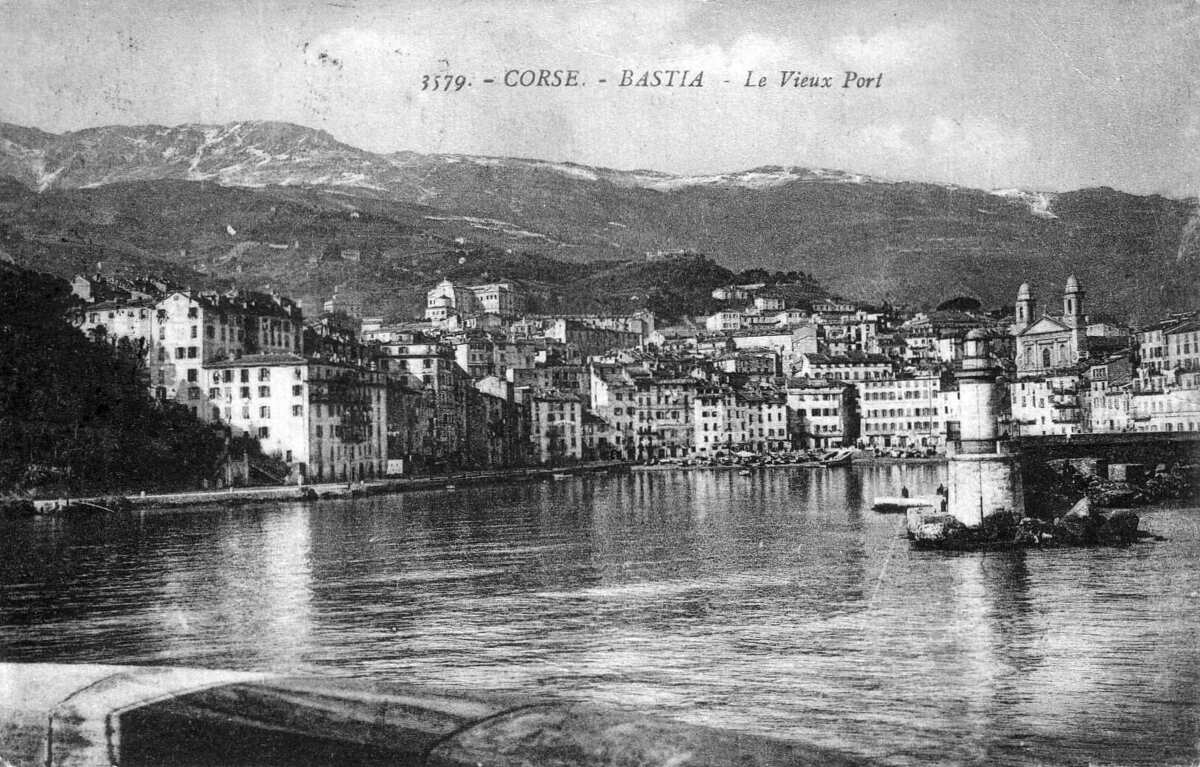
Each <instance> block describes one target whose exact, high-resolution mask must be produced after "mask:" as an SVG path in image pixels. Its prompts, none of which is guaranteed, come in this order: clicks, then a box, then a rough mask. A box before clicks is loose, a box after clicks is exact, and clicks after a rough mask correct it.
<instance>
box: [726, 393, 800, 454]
mask: <svg viewBox="0 0 1200 767" xmlns="http://www.w3.org/2000/svg"><path fill="white" fill-rule="evenodd" d="M737 399H738V400H740V404H741V405H742V408H743V412H744V413H745V418H746V435H745V444H746V447H747V449H748V450H750V451H752V452H756V453H761V452H764V451H780V450H786V449H787V448H788V447H790V442H791V434H790V433H789V430H788V407H787V395H786V394H784V393H783V392H781V391H775V390H774V389H765V388H755V387H744V388H742V389H739V390H738V391H737Z"/></svg>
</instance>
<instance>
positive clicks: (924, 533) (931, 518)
mask: <svg viewBox="0 0 1200 767" xmlns="http://www.w3.org/2000/svg"><path fill="white" fill-rule="evenodd" d="M909 532H910V533H911V537H912V539H913V540H914V541H916V542H917V543H920V544H924V545H927V546H940V545H945V544H947V543H952V542H955V541H963V540H965V539H966V535H967V526H966V525H964V524H963V523H962V522H960V521H958V518H957V517H955V516H954V515H952V514H926V515H924V516H923V517H921V519H920V522H919V523H918V524H916V525H915V527H913V528H910V530H909Z"/></svg>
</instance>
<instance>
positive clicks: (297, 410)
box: [292, 405, 304, 416]
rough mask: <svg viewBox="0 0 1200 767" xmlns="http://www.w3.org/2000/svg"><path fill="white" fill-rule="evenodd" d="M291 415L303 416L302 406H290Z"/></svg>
mask: <svg viewBox="0 0 1200 767" xmlns="http://www.w3.org/2000/svg"><path fill="white" fill-rule="evenodd" d="M292 415H295V416H301V415H304V406H303V405H292Z"/></svg>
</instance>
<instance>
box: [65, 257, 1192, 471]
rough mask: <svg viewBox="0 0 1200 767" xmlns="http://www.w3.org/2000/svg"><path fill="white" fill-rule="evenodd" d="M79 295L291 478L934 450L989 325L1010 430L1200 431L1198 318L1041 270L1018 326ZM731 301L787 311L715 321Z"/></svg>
mask: <svg viewBox="0 0 1200 767" xmlns="http://www.w3.org/2000/svg"><path fill="white" fill-rule="evenodd" d="M76 293H77V294H78V295H79V296H80V298H81V303H80V306H79V309H78V311H77V315H76V319H77V323H78V325H79V326H80V327H81V328H82V329H83V330H84V331H86V332H88V333H89V334H91V335H93V336H94V337H96V338H97V339H98V340H102V339H104V338H116V337H126V338H131V339H137V340H138V341H139V343H141V344H142V345H143V346H144V348H145V350H146V360H147V364H146V375H147V386H148V388H149V390H150V391H151V393H152V394H153V395H154V396H155V397H157V398H158V399H160V400H163V401H170V402H175V403H178V404H179V405H181V406H183V407H187V408H189V409H190V410H191V412H192V413H193V414H195V415H196V417H197V418H200V419H201V420H205V421H208V422H212V423H214V424H220V425H222V426H224V427H226V428H228V429H230V430H231V431H232V432H235V433H242V434H249V435H252V436H254V437H256V438H257V439H258V440H259V441H260V443H261V445H262V447H263V449H264V450H265V451H267V452H269V453H273V454H276V455H278V456H279V458H280V459H281V460H282V461H285V462H286V463H287V464H288V465H289V466H290V467H291V471H292V479H293V480H294V481H300V480H303V481H322V480H354V479H361V478H371V477H376V476H381V475H385V474H395V473H403V472H412V471H429V470H439V469H457V468H464V467H480V468H483V467H501V466H523V465H533V464H541V465H545V464H551V465H556V464H565V463H569V462H571V461H578V460H587V459H621V460H629V461H656V460H661V459H665V458H692V459H699V460H705V459H714V458H718V457H721V456H730V455H735V454H744V453H763V452H773V451H785V450H793V449H801V448H816V449H824V448H831V447H838V446H843V445H858V446H861V447H872V448H877V449H883V450H895V449H900V450H906V451H908V450H917V451H921V452H929V451H936V450H940V449H941V448H942V447H943V446H944V444H945V442H946V439H947V435H948V434H952V433H953V431H954V429H955V425H956V423H957V412H958V411H957V408H958V392H957V390H956V388H955V385H954V381H953V376H952V375H951V373H952V371H953V369H954V367H955V365H956V363H957V361H958V360H959V359H960V358H961V352H962V341H963V338H964V336H965V335H966V333H967V332H968V331H969V330H972V329H976V328H981V329H983V330H984V331H985V332H986V333H987V334H989V335H990V336H991V337H992V339H993V341H994V343H993V348H996V349H999V350H1000V351H1001V354H1002V356H1003V357H1004V359H1002V360H1000V361H1001V363H1002V364H1004V365H1005V366H1006V368H1007V370H1008V378H1009V380H1010V384H1011V385H1010V398H1011V401H1010V405H1011V407H1010V412H1011V415H1009V416H1007V417H1006V423H1005V427H1006V428H1007V429H1008V430H1009V431H1010V432H1012V433H1020V434H1062V433H1073V432H1076V431H1084V430H1096V431H1101V430H1118V431H1119V430H1128V429H1143V430H1149V429H1153V430H1194V429H1196V427H1197V423H1200V415H1198V412H1197V408H1196V407H1195V405H1196V403H1197V398H1196V395H1197V391H1198V389H1197V380H1196V378H1197V373H1198V372H1200V345H1198V341H1197V336H1198V333H1200V324H1198V322H1197V318H1196V317H1195V316H1188V317H1172V318H1169V319H1168V320H1167V321H1165V322H1163V323H1159V324H1157V325H1155V326H1152V327H1151V328H1145V329H1141V330H1139V331H1137V332H1136V333H1130V332H1128V331H1125V330H1123V329H1121V328H1116V327H1113V326H1110V325H1104V324H1097V323H1089V322H1088V320H1087V317H1086V315H1085V314H1084V311H1083V304H1084V293H1083V290H1082V288H1081V287H1080V285H1079V283H1078V281H1077V280H1075V279H1074V278H1073V277H1072V278H1070V279H1069V280H1068V282H1067V286H1066V290H1065V292H1064V298H1063V302H1064V303H1063V313H1062V314H1061V315H1055V316H1049V315H1046V314H1043V315H1041V316H1039V315H1038V314H1037V311H1036V309H1037V307H1036V301H1035V300H1034V299H1033V297H1032V292H1031V290H1030V289H1029V286H1027V285H1026V286H1022V288H1021V290H1020V291H1019V293H1018V298H1017V302H1016V306H1015V313H1014V314H1015V319H1013V318H1005V317H994V316H990V315H987V314H982V313H971V312H963V311H954V310H943V311H939V312H930V313H923V314H916V315H904V314H900V313H897V312H895V311H893V310H890V309H889V310H877V309H873V308H869V307H860V306H855V305H853V304H845V303H838V302H818V303H817V304H814V305H809V306H805V307H789V306H786V305H785V304H776V303H775V301H776V299H774V298H770V297H764V296H762V295H757V296H753V297H751V296H749V295H748V294H747V295H746V296H744V300H745V301H746V303H745V304H744V305H741V306H736V305H734V306H730V307H729V308H728V309H726V310H723V311H722V312H720V313H718V314H717V315H713V317H708V318H697V320H696V321H694V322H692V323H685V324H684V325H681V326H676V327H671V328H660V327H658V326H657V324H656V322H655V318H654V317H653V316H652V315H650V314H648V313H645V312H640V313H634V314H629V315H621V316H610V315H606V316H598V315H584V314H579V315H555V316H539V315H530V314H528V313H526V312H524V310H523V309H524V306H525V300H524V297H523V296H522V294H521V292H520V290H519V289H518V288H517V287H515V286H514V285H513V284H511V283H505V282H501V283H491V284H487V285H472V286H461V285H457V284H455V283H453V282H450V281H443V282H442V283H439V284H438V285H436V286H435V287H434V288H433V289H431V290H430V291H429V294H428V297H427V306H426V316H425V318H424V319H423V320H421V321H412V322H400V323H384V322H382V321H381V320H378V319H374V320H373V319H365V320H358V319H355V318H350V317H346V316H344V315H335V316H322V317H320V318H318V319H315V320H308V321H306V320H305V319H304V318H303V316H302V314H301V311H300V307H299V306H297V305H296V304H294V303H293V302H291V301H289V300H288V299H286V298H282V297H279V296H271V295H265V294H260V293H252V292H229V293H223V294H222V293H214V292H198V291H190V290H179V289H172V288H170V287H168V286H165V285H162V284H158V283H142V284H140V285H138V286H130V285H125V286H124V287H122V286H118V285H115V284H113V283H111V282H105V281H102V280H94V279H86V278H79V279H78V280H77V281H76ZM730 295H732V296H734V298H731V299H730V300H729V301H730V303H731V304H736V303H737V302H738V301H739V300H743V299H739V298H736V296H737V295H738V294H737V292H736V291H733V290H732V289H731V290H730ZM733 313H738V314H740V315H741V316H742V317H743V318H745V317H764V316H766V317H772V318H773V320H772V322H757V321H756V322H746V323H743V324H737V326H736V327H732V326H731V327H727V328H721V329H715V330H714V329H711V328H712V326H713V325H714V317H719V316H724V315H732V314H733ZM716 324H720V323H719V322H717V323H716ZM733 324H736V323H733Z"/></svg>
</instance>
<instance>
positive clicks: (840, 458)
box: [821, 447, 854, 466]
mask: <svg viewBox="0 0 1200 767" xmlns="http://www.w3.org/2000/svg"><path fill="white" fill-rule="evenodd" d="M853 461H854V449H853V448H848V447H844V448H842V449H841V450H833V451H831V452H829V453H826V454H825V456H824V457H823V458H821V465H822V466H849V465H850V464H851V462H853Z"/></svg>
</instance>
